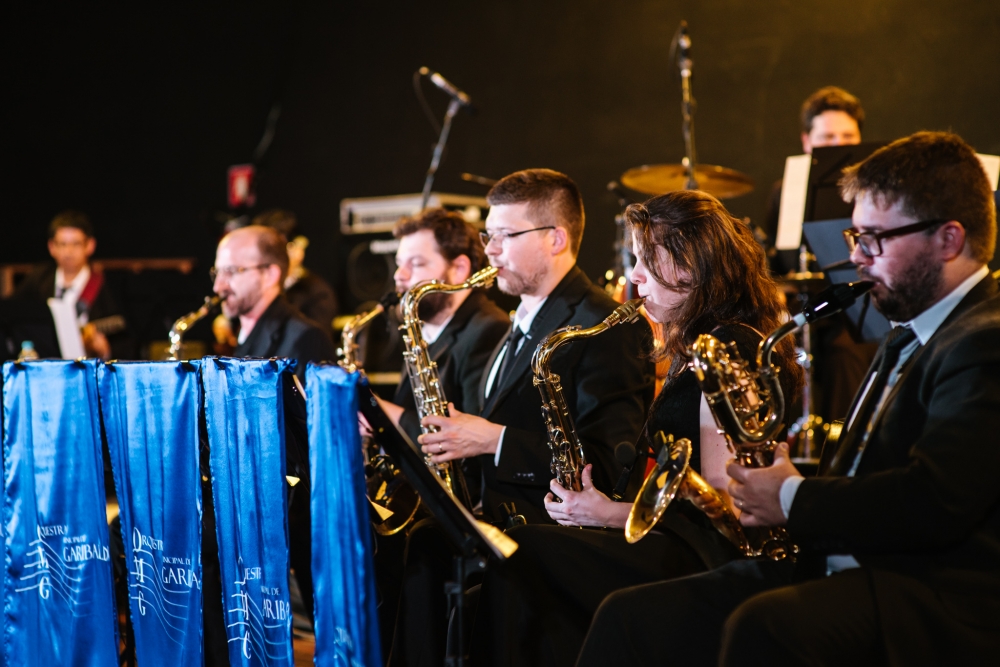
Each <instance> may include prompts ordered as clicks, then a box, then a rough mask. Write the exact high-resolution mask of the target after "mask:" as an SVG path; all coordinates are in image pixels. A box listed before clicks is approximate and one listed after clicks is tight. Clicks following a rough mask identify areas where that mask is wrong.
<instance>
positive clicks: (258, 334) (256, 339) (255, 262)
mask: <svg viewBox="0 0 1000 667" xmlns="http://www.w3.org/2000/svg"><path fill="white" fill-rule="evenodd" d="M287 272H288V251H287V242H286V240H285V237H284V235H283V234H281V233H280V232H279V231H277V230H275V229H273V228H271V227H264V226H261V225H249V226H247V227H241V228H239V229H236V230H234V231H232V232H230V233H228V234H226V236H224V237H223V238H222V240H221V241H220V242H219V247H218V248H217V249H216V253H215V266H214V267H212V275H213V277H214V280H215V285H214V290H215V293H216V294H218V295H219V296H220V297H222V312H223V314H224V315H225V316H226V317H228V318H230V319H236V318H238V319H239V324H240V327H239V337H238V339H237V341H238V345H237V346H236V349H235V351H234V352H233V356H236V357H290V358H292V359H296V360H297V361H298V365H297V367H296V370H295V374H296V375H297V376H298V377H299V378H300V379H302V380H304V379H305V371H306V364H307V363H308V362H310V361H323V360H328V359H334V357H335V355H336V352H335V350H334V347H333V341H332V340H331V338H330V335H329V334H328V333H327V332H326V330H325V329H324V328H323V327H321V326H320V325H319V324H317V323H316V322H313V321H312V320H310V319H308V318H306V317H305V316H304V315H302V313H300V312H299V311H298V310H297V309H296V308H295V307H294V306H292V305H291V304H289V303H288V301H287V300H286V299H285V296H284V294H283V293H282V286H283V284H284V280H285V276H286V274H287ZM299 407H301V408H303V409H302V410H301V411H298V410H296V408H299ZM285 419H286V425H287V428H286V437H287V444H286V451H287V459H288V464H287V465H288V474H289V475H293V476H296V477H299V478H301V480H302V481H301V482H300V483H299V484H298V485H297V486H295V487H294V494H293V495H292V498H291V500H290V502H289V509H288V514H289V521H288V523H289V525H288V539H289V558H290V561H291V566H292V568H293V569H294V570H295V576H296V580H297V582H298V584H299V589H300V591H301V593H302V601H303V604H304V606H305V611H306V612H307V613H308V614H309V615H311V614H312V608H313V605H312V574H311V563H310V551H311V540H310V513H309V482H308V470H309V462H308V451H307V444H306V442H305V411H304V405H299V404H297V403H294V402H291V403H290V402H288V401H286V414H285ZM202 493H203V496H204V498H205V507H206V509H205V513H204V516H205V517H206V520H205V530H204V531H203V533H202V534H203V538H204V539H203V544H202V561H203V567H204V569H205V572H206V577H205V581H204V583H205V587H206V588H205V600H206V605H205V621H206V622H205V652H206V658H207V659H206V663H207V664H228V662H226V661H227V660H228V658H227V648H226V636H225V628H224V627H222V626H220V625H219V623H220V622H221V614H222V609H221V605H220V604H219V602H218V601H219V599H220V598H219V595H220V594H219V593H218V592H216V591H215V586H219V585H221V584H219V583H218V569H217V568H218V555H217V553H215V550H216V549H217V547H216V546H215V531H214V516H213V515H212V509H211V506H210V502H211V487H210V485H208V484H204V485H203V486H202Z"/></svg>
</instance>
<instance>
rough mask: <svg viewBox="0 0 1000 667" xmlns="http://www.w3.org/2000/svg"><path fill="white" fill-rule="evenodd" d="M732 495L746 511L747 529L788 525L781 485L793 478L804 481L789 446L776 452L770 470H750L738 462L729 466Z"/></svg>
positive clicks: (735, 501) (744, 517) (727, 469)
mask: <svg viewBox="0 0 1000 667" xmlns="http://www.w3.org/2000/svg"><path fill="white" fill-rule="evenodd" d="M726 472H727V473H728V474H729V477H730V478H731V479H730V480H729V495H730V496H732V497H733V503H734V504H735V506H736V507H737V508H738V509H740V510H741V511H742V514H741V515H740V523H742V524H743V525H744V526H783V525H785V524H786V523H787V522H788V519H786V518H785V513H784V512H783V511H782V509H781V485H782V484H784V483H785V480H786V479H788V478H789V477H801V474H800V473H799V471H798V470H797V469H796V468H795V466H794V465H792V462H791V459H790V458H789V455H788V443H785V442H781V443H778V445H777V446H776V447H775V448H774V463H772V464H771V465H770V466H768V467H766V468H748V467H746V466H743V465H740V464H739V463H738V462H737V461H736V460H735V459H733V460H731V461H730V462H729V465H727V466H726Z"/></svg>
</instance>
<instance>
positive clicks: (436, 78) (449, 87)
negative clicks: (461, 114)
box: [417, 67, 473, 109]
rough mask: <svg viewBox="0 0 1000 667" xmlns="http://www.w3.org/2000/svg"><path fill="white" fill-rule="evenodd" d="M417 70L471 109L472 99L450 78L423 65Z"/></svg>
mask: <svg viewBox="0 0 1000 667" xmlns="http://www.w3.org/2000/svg"><path fill="white" fill-rule="evenodd" d="M417 71H418V72H420V76H426V77H428V78H429V79H430V80H431V83H433V84H434V85H435V86H437V87H438V88H440V89H441V90H443V91H444V92H446V93H448V94H449V95H451V96H452V97H454V98H455V99H456V100H458V101H459V103H461V105H462V106H463V107H468V108H469V109H472V108H473V106H472V100H471V99H469V96H468V95H466V94H465V93H463V92H462V91H461V90H459V89H458V88H456V87H455V85H454V84H452V83H451V81H448V79H446V78H444V77H443V76H441V75H440V74H439V73H437V72H435V71H434V70H431V69H428V68H426V67H421V68H420V69H419V70H417Z"/></svg>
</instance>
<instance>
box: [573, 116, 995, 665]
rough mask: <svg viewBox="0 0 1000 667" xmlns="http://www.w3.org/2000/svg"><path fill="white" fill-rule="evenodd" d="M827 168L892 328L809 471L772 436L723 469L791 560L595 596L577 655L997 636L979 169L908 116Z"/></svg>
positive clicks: (990, 380)
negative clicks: (772, 451) (902, 134)
mask: <svg viewBox="0 0 1000 667" xmlns="http://www.w3.org/2000/svg"><path fill="white" fill-rule="evenodd" d="M841 184H842V191H843V194H844V196H845V199H847V200H848V201H851V200H853V201H854V203H855V207H854V215H853V219H854V225H853V229H850V230H848V231H847V232H845V239H846V240H847V242H848V246H849V247H850V248H851V259H852V260H853V261H854V262H855V263H856V264H857V265H858V272H859V274H860V276H861V278H863V279H866V280H871V281H873V282H874V283H875V287H874V289H873V290H872V298H873V301H874V303H875V305H876V307H877V308H878V309H879V310H880V311H881V312H882V313H883V314H885V315H886V316H887V317H888V318H889V319H890V320H892V321H893V322H894V323H895V325H896V328H895V329H894V330H893V332H892V333H891V334H890V335H889V338H888V340H887V342H886V343H884V344H883V346H882V348H881V349H880V351H879V354H878V355H877V356H876V359H875V363H874V364H873V366H872V371H873V372H872V373H871V374H870V375H869V379H868V381H867V382H866V383H865V384H864V385H863V387H862V389H861V391H860V393H859V395H858V396H857V397H856V399H855V402H854V405H853V406H852V408H851V410H850V412H849V420H848V423H847V427H846V429H845V434H844V435H843V436H842V437H841V439H840V442H839V443H837V444H835V445H832V446H830V447H827V449H828V450H829V451H824V456H823V462H822V467H821V475H820V476H818V477H815V478H812V479H803V478H802V477H801V476H800V475H799V474H798V472H797V471H796V470H795V468H794V467H793V466H792V465H791V463H790V462H789V460H788V456H787V454H788V450H787V447H785V446H784V445H782V446H780V447H779V448H778V450H777V454H776V457H775V462H774V465H772V466H771V467H768V468H762V469H747V468H743V467H740V466H737V465H735V464H733V465H730V467H729V474H730V476H731V477H732V478H733V481H732V482H731V483H730V493H731V494H732V497H733V498H734V501H735V503H736V506H737V507H739V508H741V509H742V511H743V514H742V516H741V521H742V522H743V523H744V524H746V525H748V526H773V525H784V526H786V527H787V529H788V531H789V533H790V535H791V537H792V538H793V540H795V541H796V542H797V543H798V544H799V546H800V547H801V548H802V554H801V555H800V558H799V562H798V563H796V564H795V566H794V568H793V567H791V566H790V565H789V564H787V563H773V562H768V561H740V562H736V563H732V564H730V565H727V566H725V567H723V568H720V569H718V570H715V571H714V572H709V573H706V574H704V575H698V576H696V577H689V578H687V579H681V580H676V581H673V582H666V583H660V584H653V585H651V586H645V587H640V588H636V589H627V590H626V591H623V592H619V593H616V594H614V595H612V596H609V597H608V598H606V599H605V601H604V603H603V605H602V607H601V610H600V611H599V612H598V615H597V617H596V618H595V620H594V623H593V624H592V626H591V629H590V634H589V635H588V639H587V643H586V645H585V646H584V649H583V652H582V654H581V658H580V661H579V663H578V664H579V665H598V664H607V663H606V660H607V659H608V657H609V656H610V655H613V656H614V658H615V659H616V660H624V661H631V662H632V664H649V663H658V662H660V661H662V660H664V659H666V654H665V652H664V651H665V647H670V649H669V650H670V653H669V655H670V659H671V660H672V661H676V662H684V663H685V664H710V663H714V662H715V661H716V657H717V656H718V659H719V664H723V665H743V664H780V665H792V664H809V665H819V664H830V665H843V664H865V665H867V664H893V665H923V664H927V665H942V664H985V663H986V662H988V661H989V660H990V659H994V658H995V656H996V654H997V651H998V650H1000V566H998V564H1000V486H998V485H997V483H996V474H995V471H996V470H997V469H998V467H1000V448H998V447H997V446H996V434H997V432H998V431H1000V298H998V297H997V284H996V280H995V279H994V278H992V277H991V276H990V275H989V272H988V269H987V262H988V261H989V260H990V259H991V258H992V256H993V252H994V246H995V243H996V210H995V207H994V204H993V197H992V192H991V189H990V186H989V183H988V181H987V178H986V175H985V173H984V171H983V169H982V167H981V165H980V163H979V161H978V159H977V158H976V155H975V153H974V152H973V150H972V148H971V147H970V146H968V145H967V144H966V143H965V142H963V141H962V140H961V139H960V138H959V137H957V136H956V135H953V134H949V133H932V132H920V133H917V134H915V135H912V136H910V137H907V138H905V139H901V140H898V141H896V142H893V143H892V144H890V145H888V146H886V147H884V148H882V149H880V150H879V151H877V152H875V153H873V154H872V155H871V157H869V158H868V159H866V160H865V161H863V162H862V163H860V164H859V165H855V166H853V167H850V168H848V169H847V170H846V172H845V176H844V178H843V180H842V181H841ZM816 556H818V557H819V558H818V559H817V558H816ZM810 564H812V565H818V566H819V567H818V568H816V569H815V570H814V571H812V572H809V571H808V570H809V565H810ZM651 614H652V615H651ZM650 632H651V633H652V634H651V635H650V636H646V637H643V633H650ZM612 651H613V653H612ZM720 651H721V652H720Z"/></svg>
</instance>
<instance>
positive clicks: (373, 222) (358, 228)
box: [340, 192, 489, 234]
mask: <svg viewBox="0 0 1000 667" xmlns="http://www.w3.org/2000/svg"><path fill="white" fill-rule="evenodd" d="M422 199H423V196H422V195H420V194H413V195H389V196H386V197H357V198H353V199H342V200H341V201H340V232H341V233H342V234H375V233H378V232H391V231H392V227H393V225H395V224H396V221H397V220H399V219H400V218H402V217H403V216H412V215H416V214H417V213H419V212H420V202H421V201H422ZM427 206H428V207H430V208H434V207H443V208H446V209H448V210H450V211H458V212H459V213H461V214H462V217H464V218H465V219H466V220H467V221H469V222H471V223H472V224H474V225H477V226H480V227H481V226H482V225H483V220H484V219H485V218H486V212H487V210H488V208H489V205H488V204H487V203H486V200H485V199H484V198H483V197H472V196H470V195H456V194H449V193H446V192H432V193H431V197H430V199H429V200H428V201H427Z"/></svg>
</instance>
